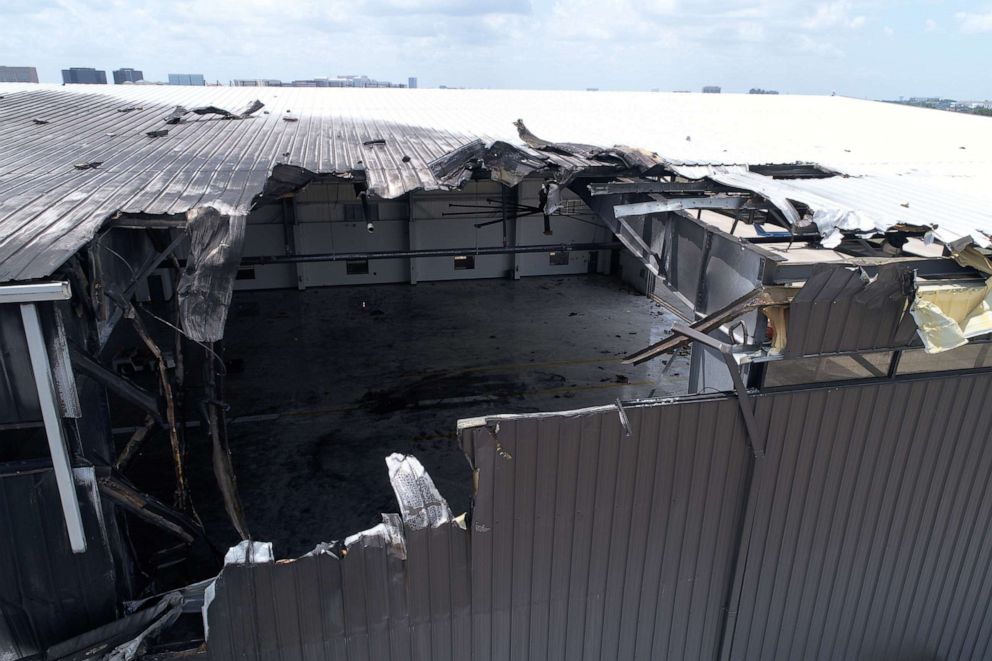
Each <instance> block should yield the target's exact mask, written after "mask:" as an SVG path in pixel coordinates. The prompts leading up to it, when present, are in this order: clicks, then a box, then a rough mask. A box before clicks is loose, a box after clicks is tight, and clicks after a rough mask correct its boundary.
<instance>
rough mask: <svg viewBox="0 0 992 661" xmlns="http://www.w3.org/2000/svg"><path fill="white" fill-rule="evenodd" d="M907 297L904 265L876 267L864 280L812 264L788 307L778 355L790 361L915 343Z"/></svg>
mask: <svg viewBox="0 0 992 661" xmlns="http://www.w3.org/2000/svg"><path fill="white" fill-rule="evenodd" d="M912 296H913V272H912V270H911V269H910V268H907V267H905V266H900V265H898V264H892V265H888V266H881V267H879V269H878V272H877V274H876V275H875V276H874V277H871V278H870V277H868V275H867V274H866V273H865V272H864V271H863V270H861V269H860V268H851V267H845V266H840V265H827V264H819V265H816V266H814V268H813V271H812V273H811V274H810V277H809V279H808V280H807V281H806V284H805V285H803V287H802V288H801V289H800V290H799V292H798V293H797V294H796V296H795V298H793V300H792V303H791V304H790V305H789V323H788V330H787V333H786V336H787V338H788V343H787V344H786V346H785V352H784V353H785V355H786V357H789V358H796V357H799V356H805V355H816V354H825V353H837V352H842V351H870V350H872V349H898V348H902V347H906V346H908V345H910V344H912V343H914V342H917V335H916V322H915V321H913V317H912V316H911V315H910V314H909V304H910V301H911V300H912ZM917 343H918V342H917Z"/></svg>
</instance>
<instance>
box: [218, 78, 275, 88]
mask: <svg viewBox="0 0 992 661" xmlns="http://www.w3.org/2000/svg"><path fill="white" fill-rule="evenodd" d="M231 86H232V87H282V86H283V84H282V81H281V80H273V79H264V78H258V79H243V80H232V81H231Z"/></svg>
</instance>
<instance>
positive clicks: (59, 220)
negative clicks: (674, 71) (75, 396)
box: [0, 85, 992, 281]
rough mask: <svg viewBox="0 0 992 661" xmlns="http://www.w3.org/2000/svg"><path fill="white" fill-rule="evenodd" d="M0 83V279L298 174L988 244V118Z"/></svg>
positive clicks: (874, 107) (847, 102)
mask: <svg viewBox="0 0 992 661" xmlns="http://www.w3.org/2000/svg"><path fill="white" fill-rule="evenodd" d="M0 90H2V91H3V92H4V93H3V94H2V95H0V96H2V98H0V126H2V128H3V130H2V131H0V281H10V280H29V279H34V278H41V277H45V276H48V275H50V274H51V273H52V272H54V270H55V269H56V268H58V267H59V266H60V265H61V264H62V263H63V262H65V261H66V259H68V257H69V256H70V255H72V254H73V253H74V252H75V251H77V250H79V249H80V248H81V247H82V246H84V245H85V244H86V243H88V242H89V241H90V240H91V239H92V238H93V237H94V236H95V234H96V233H97V231H99V229H100V228H101V227H102V226H103V225H104V223H105V222H106V220H107V219H108V218H110V217H111V216H112V215H114V214H125V215H126V214H146V215H154V216H181V215H183V214H186V213H187V212H189V211H190V210H192V209H196V208H199V207H204V206H211V207H214V208H216V209H218V210H219V211H221V213H223V214H227V215H230V216H238V215H245V214H246V213H247V212H248V211H249V210H250V209H251V207H252V205H253V203H254V202H255V201H257V199H258V198H259V196H260V195H261V194H263V193H266V194H270V195H275V196H278V195H281V194H286V193H288V192H291V191H293V190H295V189H296V188H298V187H299V186H302V185H304V184H306V183H307V182H308V181H311V180H313V179H315V178H317V177H321V178H328V177H330V178H338V179H345V180H347V179H355V180H361V181H363V183H364V185H365V186H366V187H367V189H368V191H369V193H370V194H371V195H374V196H379V197H383V198H395V197H398V196H400V195H403V194H404V193H407V192H409V191H412V190H437V189H447V188H451V187H457V186H459V185H461V184H463V183H464V182H465V181H466V180H467V179H468V178H469V177H471V176H473V173H474V172H475V171H477V170H485V171H486V172H487V173H488V175H489V176H491V177H492V178H494V179H497V180H499V181H502V182H504V183H506V184H507V185H515V184H516V183H519V182H520V181H521V180H522V179H523V178H524V177H526V176H529V175H534V174H540V175H544V176H546V177H549V178H552V179H554V180H555V181H557V182H559V183H562V184H566V183H568V182H569V181H571V180H572V179H573V178H574V177H576V176H579V175H584V176H598V175H604V174H614V175H615V174H617V173H622V172H626V173H629V174H637V175H645V174H656V173H660V172H662V171H669V172H674V173H676V174H678V175H680V176H682V177H686V178H697V179H698V178H703V177H706V178H709V179H712V180H715V181H720V182H723V183H727V185H733V186H736V187H738V188H741V189H744V190H748V191H752V192H754V193H756V194H758V195H761V196H762V197H765V198H766V199H767V200H769V201H770V202H771V203H772V204H774V206H775V207H776V208H777V209H778V210H779V211H780V212H781V213H782V214H783V216H784V217H785V218H786V219H787V220H788V221H789V222H790V223H792V224H793V225H797V226H801V225H803V224H808V223H810V222H812V223H815V224H816V226H817V227H818V228H819V230H820V232H821V233H822V234H823V235H824V236H825V238H826V241H827V243H828V245H829V244H830V243H833V242H836V241H839V239H840V231H853V232H862V233H863V232H875V231H884V230H885V229H888V228H890V227H894V226H900V225H909V226H913V227H922V228H929V229H932V230H933V234H934V236H935V237H936V238H937V239H939V240H941V241H943V242H945V243H957V242H964V243H968V242H974V243H976V244H978V245H979V246H983V247H985V246H988V245H989V235H990V233H992V215H990V212H989V211H988V208H989V205H987V204H985V203H984V200H983V199H981V194H979V193H977V192H976V193H971V194H970V196H969V194H967V193H965V194H962V193H961V190H962V189H968V188H970V189H974V190H976V191H977V190H981V189H980V188H979V187H977V186H976V185H975V183H976V182H981V181H983V180H987V179H988V178H989V177H990V176H992V163H990V162H987V161H982V160H979V159H980V158H986V159H987V158H988V157H987V156H982V157H976V156H974V155H975V154H988V153H992V126H990V125H989V124H988V122H983V118H974V117H963V116H961V117H957V116H953V114H951V113H928V112H926V111H919V110H915V109H907V108H901V107H897V106H891V105H886V104H875V103H869V102H860V101H855V100H851V99H831V98H827V97H820V98H817V97H774V98H771V97H769V98H761V99H758V98H748V97H739V96H733V95H721V97H723V98H699V96H701V95H699V96H697V95H667V94H639V93H605V94H604V93H573V92H514V91H503V92H483V91H467V90H466V91H451V90H415V91H414V90H284V89H271V90H244V89H235V88H226V89H225V88H177V87H157V88H156V87H144V88H142V87H133V88H132V87H128V88H121V89H117V88H114V87H107V88H98V89H97V90H96V91H94V90H93V88H92V87H90V86H87V87H84V88H75V87H72V86H70V87H54V86H53V87H48V86H38V85H34V86H31V87H30V88H28V87H25V86H18V85H5V86H0ZM708 96H711V97H716V95H708ZM256 97H259V98H256ZM259 104H261V105H259ZM177 108H179V109H181V110H182V112H181V113H178V114H177ZM186 108H193V109H194V110H193V111H192V112H186ZM263 108H264V109H263ZM519 117H525V118H527V120H528V121H529V122H531V123H532V125H533V126H532V127H533V128H535V129H536V130H537V132H538V133H541V134H542V135H544V134H545V133H547V134H549V135H550V134H552V133H554V134H555V135H562V136H564V137H566V138H568V139H581V140H585V141H588V142H589V143H593V144H578V143H571V142H554V141H550V140H546V139H542V138H539V137H537V136H536V135H535V134H534V133H532V132H531V131H530V130H529V129H528V128H527V127H526V126H524V125H523V123H522V122H519V120H518V118H519ZM38 120H40V121H38ZM975 120H977V122H976V121H975ZM907 135H912V136H914V139H913V140H912V141H910V140H906V139H905V136H907ZM595 144H598V145H602V146H594V145H595ZM609 145H635V146H636V147H609ZM797 162H801V163H814V162H815V163H819V164H821V165H823V166H825V167H828V168H831V169H832V170H833V171H836V172H839V173H841V175H842V176H838V177H832V178H823V179H799V180H786V179H777V178H776V179H773V178H772V176H769V175H765V174H759V173H756V172H751V171H749V170H748V169H747V167H746V166H747V165H756V164H774V163H778V164H785V163H797ZM80 164H84V165H85V167H78V166H79V165H80ZM861 175H864V176H863V178H858V177H859V176H861ZM728 182H730V183H728ZM793 202H800V203H801V204H802V205H803V207H804V209H803V210H804V213H805V209H806V208H808V209H809V213H808V214H806V215H804V214H802V213H800V211H799V210H798V209H797V208H796V205H795V204H794V203H793Z"/></svg>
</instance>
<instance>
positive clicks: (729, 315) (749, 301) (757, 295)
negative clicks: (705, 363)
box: [623, 287, 799, 365]
mask: <svg viewBox="0 0 992 661" xmlns="http://www.w3.org/2000/svg"><path fill="white" fill-rule="evenodd" d="M798 292H799V289H798V288H794V287H762V288H760V289H754V290H752V291H751V292H749V293H747V294H745V295H744V296H741V297H740V298H738V299H737V300H735V301H732V302H730V303H728V304H727V305H725V306H724V307H722V308H720V309H719V310H717V311H716V312H714V313H713V314H711V315H709V316H708V317H704V318H703V319H700V320H698V321H696V322H693V323H692V324H691V325H690V326H689V328H691V329H692V330H695V331H699V332H701V333H709V332H710V331H712V330H713V329H715V328H719V327H720V326H722V325H723V324H725V323H727V322H728V321H732V320H734V319H736V318H737V317H740V316H741V315H743V314H747V313H748V312H750V311H752V310H756V309H758V308H761V307H764V306H766V305H785V304H787V303H789V302H791V301H792V299H793V298H794V297H795V295H796V294H797V293H798ZM672 330H673V332H672V334H671V335H669V336H668V337H666V338H665V339H663V340H661V341H659V342H655V343H654V344H652V345H650V346H647V347H645V348H643V349H641V350H640V351H635V352H634V353H632V354H630V355H629V356H627V357H626V358H624V359H623V363H624V364H625V365H640V364H641V363H643V362H646V361H648V360H651V359H652V358H656V357H658V356H660V355H662V354H665V353H671V352H672V351H675V350H676V349H678V348H679V347H683V346H685V345H687V344H689V338H687V337H686V336H685V335H683V334H680V333H677V332H674V328H673V329H672Z"/></svg>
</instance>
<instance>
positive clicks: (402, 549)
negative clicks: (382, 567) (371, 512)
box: [344, 514, 406, 560]
mask: <svg viewBox="0 0 992 661" xmlns="http://www.w3.org/2000/svg"><path fill="white" fill-rule="evenodd" d="M355 544H361V545H362V546H363V547H366V548H367V547H369V546H376V547H384V548H386V550H387V551H388V552H389V553H390V554H391V555H392V556H393V557H395V558H399V559H400V560H405V559H406V540H405V539H404V538H403V520H402V519H401V518H400V515H399V514H383V515H382V523H380V524H378V525H376V526H372V527H371V528H369V529H368V530H363V531H361V532H356V533H355V534H354V535H350V536H348V537H347V538H346V539H345V540H344V546H345V548H346V549H350V548H351V547H352V546H354V545H355Z"/></svg>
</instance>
